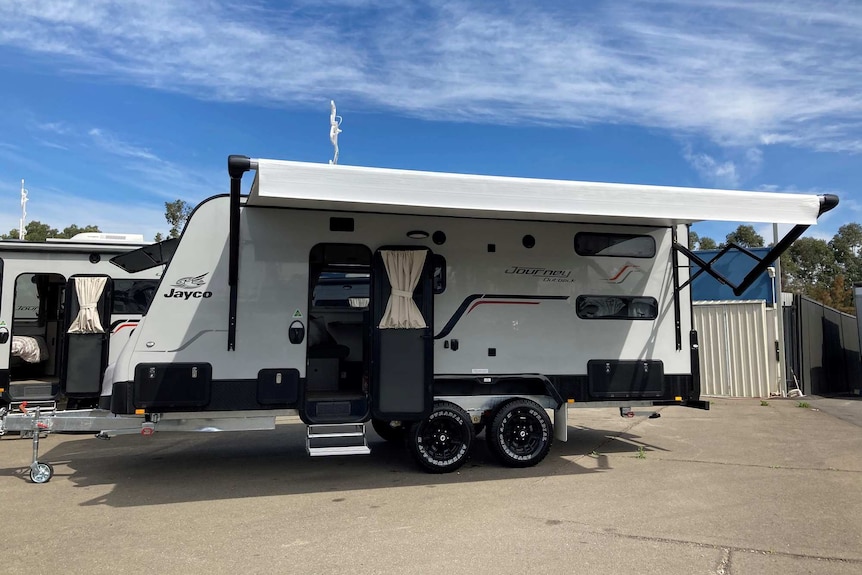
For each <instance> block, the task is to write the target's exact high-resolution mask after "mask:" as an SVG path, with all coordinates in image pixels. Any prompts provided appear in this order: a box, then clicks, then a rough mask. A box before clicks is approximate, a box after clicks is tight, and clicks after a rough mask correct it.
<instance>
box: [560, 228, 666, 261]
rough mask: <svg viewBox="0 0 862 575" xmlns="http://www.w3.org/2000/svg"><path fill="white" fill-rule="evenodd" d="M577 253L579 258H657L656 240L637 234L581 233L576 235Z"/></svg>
mask: <svg viewBox="0 0 862 575" xmlns="http://www.w3.org/2000/svg"><path fill="white" fill-rule="evenodd" d="M575 252H576V253H577V254H578V255H579V256H606V257H618V258H651V257H655V239H654V238H653V237H652V236H643V235H635V234H602V233H595V232H580V233H577V234H575Z"/></svg>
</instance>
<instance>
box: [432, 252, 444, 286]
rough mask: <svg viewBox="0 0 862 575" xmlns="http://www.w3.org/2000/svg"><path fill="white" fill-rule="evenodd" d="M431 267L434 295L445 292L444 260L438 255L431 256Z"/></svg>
mask: <svg viewBox="0 0 862 575" xmlns="http://www.w3.org/2000/svg"><path fill="white" fill-rule="evenodd" d="M431 265H432V266H433V267H434V269H433V271H432V272H431V273H432V280H431V283H432V285H433V288H434V293H435V294H441V293H443V292H444V291H446V258H444V257H443V256H441V255H439V254H432V255H431Z"/></svg>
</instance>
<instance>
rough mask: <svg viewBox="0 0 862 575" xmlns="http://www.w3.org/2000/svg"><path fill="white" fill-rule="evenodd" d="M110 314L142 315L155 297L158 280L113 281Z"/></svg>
mask: <svg viewBox="0 0 862 575" xmlns="http://www.w3.org/2000/svg"><path fill="white" fill-rule="evenodd" d="M113 284H114V293H113V297H112V299H111V313H128V314H135V315H144V314H145V313H147V308H149V307H150V302H151V301H153V297H154V296H155V295H156V289H157V288H158V287H159V280H156V279H146V280H113Z"/></svg>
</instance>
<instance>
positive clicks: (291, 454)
mask: <svg viewBox="0 0 862 575" xmlns="http://www.w3.org/2000/svg"><path fill="white" fill-rule="evenodd" d="M630 430H631V427H629V431H619V430H617V431H608V430H598V429H585V428H580V427H575V426H570V427H569V440H568V442H566V443H563V442H559V441H558V442H555V443H554V445H553V447H552V448H551V452H550V454H549V455H548V457H547V459H545V461H543V462H542V463H540V464H539V465H537V466H536V467H532V468H527V469H511V468H506V467H502V466H501V465H499V464H498V463H497V462H496V460H495V459H494V458H493V457H492V455H491V453H490V452H489V450H488V447H487V445H486V443H485V436H484V434H482V435H480V436H479V437H478V438H477V441H476V442H475V444H474V446H473V451H472V457H471V459H470V460H469V461H468V462H467V464H466V465H465V466H464V467H462V468H461V469H460V470H459V471H458V472H456V473H450V474H443V475H434V474H429V473H425V472H423V471H422V470H420V469H419V468H418V467H417V466H416V464H415V463H414V462H413V461H412V459H411V458H410V455H409V453H408V452H407V450H406V449H405V448H404V447H402V446H401V445H400V444H393V443H387V442H385V441H383V440H382V439H380V438H379V437H377V436H376V435H375V434H373V433H372V432H370V431H369V444H370V446H371V450H372V451H371V455H369V456H353V457H323V458H312V457H309V456H308V455H307V454H306V452H305V426H304V425H299V424H288V425H279V426H278V427H277V428H276V429H275V430H274V431H255V432H243V433H213V434H199V433H198V434H193V433H189V434H179V433H171V434H168V433H165V434H158V433H157V434H155V435H154V436H152V437H149V438H143V437H140V436H137V435H134V436H131V435H130V436H119V437H115V438H113V439H111V440H110V441H98V440H95V439H92V438H89V437H87V438H84V437H81V438H68V437H64V438H63V439H64V440H63V441H60V442H55V441H53V440H55V439H57V436H49V437H48V438H46V439H44V440H42V451H41V453H40V457H39V460H40V461H43V462H48V463H51V464H52V465H53V466H54V469H55V474H54V478H53V479H52V481H71V482H73V483H74V484H75V486H76V487H81V488H85V487H91V486H101V485H111V486H113V488H112V489H111V491H110V492H109V493H108V494H106V495H100V496H99V497H96V498H94V499H90V500H86V501H83V502H81V505H108V506H114V507H132V506H141V505H161V504H166V503H176V502H191V501H206V500H212V499H234V498H245V497H269V496H274V495H290V494H300V493H321V492H328V491H333V492H336V491H345V490H357V489H379V488H387V487H394V486H427V487H429V488H433V487H437V486H444V485H447V484H453V483H464V482H477V481H496V480H505V479H512V478H529V477H547V476H554V475H577V474H587V473H602V472H607V471H609V470H610V469H611V468H610V465H609V463H608V457H607V455H608V454H620V453H622V454H626V453H629V454H632V455H636V454H637V453H638V451H639V449H640V448H643V449H644V450H647V451H656V450H660V448H657V447H655V446H650V445H645V444H643V443H641V442H640V441H639V436H637V435H635V434H633V433H631V431H630ZM6 441H26V440H12V439H7V440H6ZM52 444H53V445H52ZM28 474H29V468H28V467H16V468H7V469H0V475H4V476H14V477H18V478H20V480H21V481H28V482H29V475H28ZM32 487H33V489H40V488H43V487H42V486H37V485H33V486H32Z"/></svg>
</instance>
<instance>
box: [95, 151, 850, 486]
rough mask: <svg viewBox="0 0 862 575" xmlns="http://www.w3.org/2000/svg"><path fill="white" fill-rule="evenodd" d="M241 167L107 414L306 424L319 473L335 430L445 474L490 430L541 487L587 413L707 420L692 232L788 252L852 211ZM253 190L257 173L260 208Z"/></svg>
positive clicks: (163, 286)
mask: <svg viewBox="0 0 862 575" xmlns="http://www.w3.org/2000/svg"><path fill="white" fill-rule="evenodd" d="M229 166H230V170H231V177H232V187H231V195H230V196H220V197H214V198H211V199H209V200H207V201H205V202H203V203H202V204H201V205H199V206H198V207H197V208H196V210H195V211H194V212H193V214H192V216H191V218H190V220H189V222H188V224H187V226H186V229H185V230H184V232H183V235H182V237H181V239H180V243H179V246H178V247H177V251H176V253H175V255H174V257H173V259H172V260H171V263H170V265H169V266H168V268H167V270H166V272H165V276H164V277H163V278H162V281H161V283H160V285H159V288H158V293H157V295H156V296H155V299H154V301H153V303H152V305H151V307H150V310H149V313H148V314H147V316H146V317H145V318H144V319H143V320H142V322H141V323H140V325H139V327H138V329H136V330H135V331H134V333H133V334H132V336H131V338H130V340H129V342H128V343H127V345H126V346H125V347H124V349H123V351H122V353H121V355H120V357H119V358H118V361H117V362H116V364H115V365H114V366H112V369H111V375H110V378H107V377H106V382H105V388H104V390H103V397H102V407H103V408H106V409H107V408H110V410H111V411H112V412H113V413H114V414H121V415H125V414H136V413H137V414H143V417H144V418H146V422H147V425H149V426H150V428H151V429H152V428H153V427H154V428H155V429H158V428H159V427H158V426H159V422H160V421H162V422H163V423H164V421H163V420H164V419H165V418H168V419H170V420H172V421H174V422H176V421H179V420H184V421H193V420H195V419H202V418H207V421H208V422H212V421H214V420H215V419H216V418H224V417H230V415H231V413H233V414H236V415H237V416H240V417H243V418H247V419H248V420H249V421H251V420H253V419H255V418H256V416H257V417H263V416H267V417H268V416H270V415H272V414H279V413H298V414H299V415H300V417H301V418H302V419H303V420H304V421H305V422H306V423H307V424H309V426H310V428H309V452H310V453H312V454H319V453H324V452H333V453H345V452H347V451H346V450H345V449H342V447H343V446H339V445H335V446H329V447H323V448H319V449H318V448H315V447H314V445H313V444H312V439H313V438H314V437H316V436H317V434H315V432H314V429H313V428H314V427H316V426H320V425H327V424H328V425H332V424H338V425H345V426H349V430H348V431H347V432H345V433H344V434H343V435H344V436H349V435H357V434H362V432H363V431H364V426H363V423H364V422H366V421H369V420H370V421H371V422H372V423H373V424H374V427H375V429H376V430H377V431H378V433H380V434H381V435H382V436H384V437H386V438H390V439H396V438H403V437H404V434H406V435H407V436H408V442H407V443H408V445H409V447H410V449H411V451H412V452H413V454H414V456H415V457H416V459H417V461H418V462H419V463H420V464H421V465H422V466H423V467H425V468H426V469H428V470H431V471H449V470H452V469H455V468H457V467H458V466H460V465H461V464H462V463H463V462H464V460H465V458H466V456H467V454H468V453H469V448H470V444H471V442H472V441H473V439H474V434H475V431H477V430H478V429H479V428H480V427H483V426H487V431H486V437H487V440H488V442H489V446H490V448H491V450H492V452H494V453H495V454H496V455H497V456H498V457H499V459H500V460H501V461H502V462H503V463H504V464H507V465H511V466H526V465H533V464H535V463H537V462H538V461H540V460H541V459H542V458H543V457H544V456H545V455H546V454H547V452H548V448H549V447H550V443H551V440H552V437H554V436H556V437H557V438H559V439H565V433H566V423H565V421H566V420H565V418H566V414H567V406H575V407H589V406H619V407H620V408H625V407H630V406H637V405H651V406H652V405H669V404H676V405H688V406H693V407H702V408H708V403H706V402H703V401H701V400H700V385H699V379H698V360H697V347H698V346H697V336H696V333H695V332H694V331H693V329H692V310H691V295H690V288H689V279H690V271H689V258H692V257H696V256H694V254H692V253H691V252H690V251H689V250H688V246H687V244H688V224H690V223H691V222H693V221H697V220H701V219H723V220H729V221H772V222H786V223H792V224H796V227H795V228H794V232H793V233H792V234H790V235H789V236H788V238H785V240H787V241H784V240H782V242H780V243H779V244H780V245H779V246H777V248H778V249H786V246H787V245H789V243H790V242H792V241H793V239H795V237H798V235H799V234H801V233H802V231H804V229H805V228H807V226H808V225H810V224H813V223H815V222H816V219H817V216H818V215H819V214H820V213H821V212H822V211H824V210H825V209H829V208H830V207H832V205H834V203H836V202H837V199H836V198H834V197H818V196H810V195H809V196H802V195H789V194H766V193H753V192H734V191H724V190H693V189H681V188H663V187H650V186H627V185H618V184H596V183H583V182H563V181H550V180H529V179H517V178H499V177H487V176H471V175H458V174H439V173H426V172H406V171H398V170H384V169H373V168H357V167H347V166H332V165H315V164H304V163H295V162H281V161H272V160H257V161H250V160H248V158H243V157H231V160H230V161H229ZM248 169H253V170H256V172H257V173H256V177H255V180H254V183H253V185H252V187H251V191H250V194H249V195H248V196H247V197H245V198H241V197H240V192H239V190H240V180H241V177H242V173H243V172H244V171H246V170H248ZM794 235H795V237H790V236H794ZM785 244H786V245H785ZM778 253H780V251H779V252H778ZM773 255H774V256H775V257H777V254H773ZM773 259H774V258H773ZM770 261H771V260H770ZM696 263H697V264H698V266H699V267H703V265H705V266H706V268H709V262H696ZM768 263H769V262H765V263H764V262H761V263H760V264H758V266H759V265H768ZM754 271H756V270H754ZM740 287H741V288H742V289H744V286H740ZM546 410H555V411H554V413H555V416H556V432H554V431H553V426H552V424H551V421H550V419H549V418H548V416H547V414H546ZM192 427H194V426H192ZM208 428H209V429H212V428H213V426H212V425H210V426H209V427H208ZM224 428H225V429H226V428H227V427H224ZM232 428H233V427H232ZM249 428H256V427H254V426H253V425H250V426H249ZM357 429H360V430H361V431H358V432H357V431H356V430H357ZM341 435H342V434H340V433H337V432H331V431H330V432H327V433H323V434H321V435H320V436H321V437H328V438H332V437H340V436H341ZM363 449H364V446H360V447H359V450H360V451H362V450H363Z"/></svg>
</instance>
